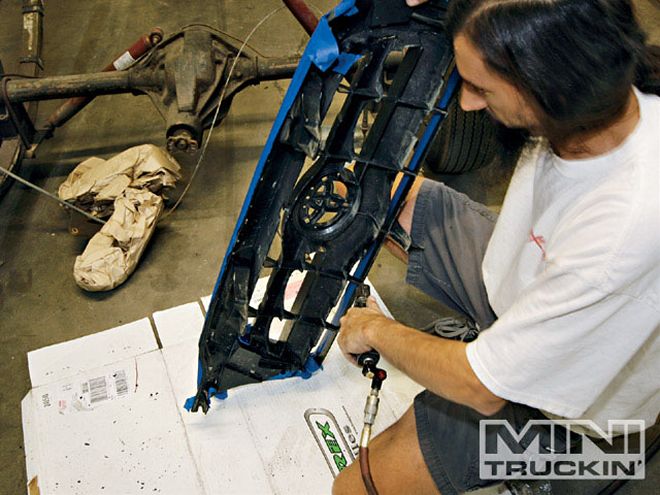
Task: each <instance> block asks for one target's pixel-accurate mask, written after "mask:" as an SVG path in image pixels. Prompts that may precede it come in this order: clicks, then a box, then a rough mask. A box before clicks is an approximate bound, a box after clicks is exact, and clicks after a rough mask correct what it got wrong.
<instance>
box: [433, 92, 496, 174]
mask: <svg viewBox="0 0 660 495" xmlns="http://www.w3.org/2000/svg"><path fill="white" fill-rule="evenodd" d="M501 148H502V146H501V144H500V143H499V141H498V139H497V135H496V128H495V124H494V123H493V122H492V121H491V119H490V117H489V116H488V115H487V114H486V112H485V111H483V110H482V111H479V112H464V111H463V110H462V109H461V108H460V106H459V105H458V98H454V100H453V101H452V102H451V104H450V105H449V109H448V111H447V117H446V118H445V120H444V121H443V123H442V125H441V126H440V129H439V130H438V133H437V135H436V136H435V138H434V140H433V142H432V143H431V146H430V148H429V152H428V154H427V156H426V160H425V168H427V169H428V170H430V171H431V172H433V173H436V174H461V173H464V172H469V171H471V170H476V169H478V168H481V167H484V166H486V165H488V164H489V163H491V162H492V161H493V160H494V158H495V157H496V156H497V155H498V153H500V152H501Z"/></svg>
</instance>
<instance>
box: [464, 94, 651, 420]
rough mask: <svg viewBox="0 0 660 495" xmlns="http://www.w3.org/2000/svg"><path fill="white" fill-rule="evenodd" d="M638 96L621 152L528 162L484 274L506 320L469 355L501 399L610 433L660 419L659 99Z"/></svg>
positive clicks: (530, 156) (545, 153)
mask: <svg viewBox="0 0 660 495" xmlns="http://www.w3.org/2000/svg"><path fill="white" fill-rule="evenodd" d="M635 94H636V96H637V99H638V100H639V103H640V116H641V118H640V121H639V124H638V125H637V127H636V129H635V130H634V131H633V133H632V134H631V135H630V136H628V138H627V139H626V140H625V142H624V143H622V144H621V145H620V146H619V147H618V148H616V149H615V150H613V151H611V152H609V153H607V154H605V155H601V156H599V157H596V158H591V159H586V160H570V161H569V160H563V159H561V158H559V157H557V156H556V155H554V154H553V153H552V152H551V151H550V150H549V148H548V146H547V144H545V142H544V141H542V140H537V141H536V142H535V143H534V144H533V145H531V146H529V147H528V149H527V150H526V151H525V153H524V154H523V156H522V157H521V160H520V162H519V163H518V165H517V167H516V170H515V173H514V175H513V178H512V180H511V184H510V186H509V189H508V191H507V194H506V198H505V200H504V204H503V206H502V211H501V213H500V216H499V219H498V221H497V223H496V225H495V230H494V232H493V236H492V238H491V240H490V242H489V244H488V248H487V250H486V254H485V258H484V262H483V266H482V270H483V276H484V282H485V285H486V290H487V293H488V299H489V301H490V303H491V306H492V308H493V310H494V311H495V313H496V314H497V316H498V319H497V321H496V322H495V323H494V324H493V326H492V327H490V328H488V329H487V330H485V331H483V332H482V333H481V334H480V336H479V338H478V339H477V340H475V341H474V342H472V343H470V344H468V346H467V357H468V360H469V362H470V365H471V366H472V369H473V370H474V372H475V373H476V375H477V376H478V377H479V379H480V380H481V381H482V382H483V384H484V385H485V386H486V387H487V388H488V389H489V390H491V391H492V392H493V393H494V394H496V395H498V396H499V397H502V398H504V399H507V400H510V401H513V402H518V403H523V404H527V405H529V406H532V407H535V408H538V409H541V410H542V411H545V412H546V413H549V414H548V415H550V416H554V415H557V416H562V417H566V418H581V419H591V420H593V421H594V422H595V423H597V424H598V425H599V426H600V427H601V428H605V429H606V428H607V426H608V425H607V420H608V419H643V420H645V421H646V422H647V426H650V425H652V424H653V423H654V422H655V419H656V417H657V415H658V412H659V411H660V339H659V338H658V334H659V333H660V98H659V97H656V96H652V95H647V94H643V93H640V92H638V91H637V90H636V91H635ZM606 431H607V430H606Z"/></svg>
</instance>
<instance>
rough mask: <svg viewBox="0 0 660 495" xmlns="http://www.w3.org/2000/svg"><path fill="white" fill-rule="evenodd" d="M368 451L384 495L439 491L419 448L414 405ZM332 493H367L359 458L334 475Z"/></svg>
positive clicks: (377, 438)
mask: <svg viewBox="0 0 660 495" xmlns="http://www.w3.org/2000/svg"><path fill="white" fill-rule="evenodd" d="M369 451H370V455H369V458H370V461H371V462H370V464H371V471H372V472H371V474H372V477H373V480H374V484H375V485H376V488H377V489H378V491H379V493H381V495H386V494H388V493H406V492H408V493H420V494H424V493H429V494H431V493H433V494H437V493H438V491H437V488H436V487H435V483H434V482H433V480H432V478H431V475H430V473H428V470H427V468H426V464H425V463H424V459H423V457H422V453H421V451H420V448H419V443H418V441H417V429H416V426H415V417H414V413H413V410H412V408H410V409H409V410H408V411H407V412H406V413H405V414H404V415H403V416H402V417H401V419H399V420H398V421H397V422H396V423H394V424H393V425H392V426H390V427H389V428H388V429H387V430H385V431H384V432H383V433H381V434H380V435H378V436H377V437H375V438H374V439H373V441H372V442H371V445H370V447H369ZM332 493H333V494H334V495H344V494H351V495H353V494H366V489H365V486H364V482H363V481H362V474H361V473H360V467H359V461H358V460H357V459H356V460H355V461H354V462H353V463H351V465H350V466H348V467H347V468H346V469H344V470H343V471H342V472H341V473H340V474H339V476H337V478H335V482H334V484H333V486H332Z"/></svg>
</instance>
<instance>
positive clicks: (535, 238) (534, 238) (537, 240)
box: [529, 230, 545, 259]
mask: <svg viewBox="0 0 660 495" xmlns="http://www.w3.org/2000/svg"><path fill="white" fill-rule="evenodd" d="M529 242H534V244H536V245H537V246H538V247H539V249H540V250H541V252H542V253H543V259H545V239H544V238H543V236H542V235H534V230H530V231H529Z"/></svg>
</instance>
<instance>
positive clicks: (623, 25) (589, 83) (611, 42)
mask: <svg viewBox="0 0 660 495" xmlns="http://www.w3.org/2000/svg"><path fill="white" fill-rule="evenodd" d="M448 30H449V33H450V35H451V36H452V37H455V36H456V35H458V34H463V35H465V36H466V37H467V38H468V39H469V40H470V41H471V42H472V43H473V44H474V45H475V46H476V48H477V49H478V50H479V51H480V53H481V54H482V56H483V57H484V60H485V61H486V64H487V65H488V66H489V67H490V68H491V69H492V70H494V71H495V72H496V73H498V74H499V75H501V77H502V78H504V79H505V80H507V81H509V82H510V83H512V84H513V85H514V86H516V87H517V88H518V89H519V90H521V91H522V92H523V93H524V94H527V95H529V96H531V97H532V98H531V101H532V103H534V104H535V106H536V107H537V113H538V114H539V115H538V117H539V119H540V121H541V124H542V126H543V130H544V133H545V134H546V136H547V137H548V138H550V140H551V141H553V142H562V141H564V140H565V139H567V138H568V137H570V136H573V135H576V134H580V133H584V132H590V131H594V130H598V129H601V128H603V127H605V126H607V125H608V124H610V123H611V122H613V121H615V120H616V119H617V118H618V117H619V116H620V115H621V114H622V113H623V112H624V111H625V109H626V105H627V103H628V101H629V95H630V88H631V85H633V84H636V85H637V86H638V87H640V89H641V90H642V91H650V92H656V93H657V92H658V86H657V80H656V81H655V86H654V82H653V80H652V79H653V76H654V72H655V75H656V76H657V68H658V64H657V58H655V59H654V57H653V55H651V52H650V51H649V49H648V48H647V46H646V44H645V41H646V37H645V35H644V33H643V31H642V30H641V28H640V26H639V24H638V23H637V21H636V19H635V16H634V12H633V7H632V5H631V2H630V1H629V0H453V1H452V2H450V8H449V13H448Z"/></svg>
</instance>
